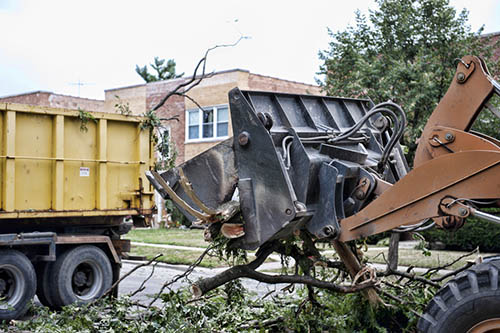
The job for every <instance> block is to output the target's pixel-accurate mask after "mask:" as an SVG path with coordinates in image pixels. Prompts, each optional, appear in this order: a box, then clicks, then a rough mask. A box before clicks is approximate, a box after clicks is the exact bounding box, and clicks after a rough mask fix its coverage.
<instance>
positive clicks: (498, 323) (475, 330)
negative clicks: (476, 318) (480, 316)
mask: <svg viewBox="0 0 500 333" xmlns="http://www.w3.org/2000/svg"><path fill="white" fill-rule="evenodd" d="M483 332H488V333H500V318H493V319H488V320H484V321H482V322H480V323H477V324H476V325H474V327H472V328H471V329H470V330H469V333H483Z"/></svg>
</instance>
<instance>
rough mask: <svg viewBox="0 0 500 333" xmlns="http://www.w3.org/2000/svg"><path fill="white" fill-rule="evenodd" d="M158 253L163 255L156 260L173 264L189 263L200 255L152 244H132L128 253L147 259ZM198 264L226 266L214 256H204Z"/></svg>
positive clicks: (195, 252)
mask: <svg viewBox="0 0 500 333" xmlns="http://www.w3.org/2000/svg"><path fill="white" fill-rule="evenodd" d="M159 253H161V254H163V256H162V257H160V258H158V261H161V262H165V263H168V264H173V265H191V264H192V263H193V262H195V261H196V259H198V257H199V256H200V255H201V252H200V251H191V250H175V249H162V248H158V247H152V246H136V245H132V248H131V250H130V255H134V256H144V257H146V258H147V259H148V260H150V259H153V258H154V257H155V256H156V255H157V254H159ZM200 266H201V267H208V268H214V267H223V266H226V263H225V262H224V261H222V260H219V259H217V258H215V257H209V256H205V258H203V261H202V262H201V264H200Z"/></svg>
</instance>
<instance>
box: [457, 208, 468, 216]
mask: <svg viewBox="0 0 500 333" xmlns="http://www.w3.org/2000/svg"><path fill="white" fill-rule="evenodd" d="M458 214H459V215H460V216H465V215H467V209H465V208H463V207H461V208H459V209H458Z"/></svg>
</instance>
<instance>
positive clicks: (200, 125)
mask: <svg viewBox="0 0 500 333" xmlns="http://www.w3.org/2000/svg"><path fill="white" fill-rule="evenodd" d="M219 108H227V109H228V119H227V132H228V134H229V115H230V113H229V112H230V111H229V105H228V104H218V105H212V106H207V107H204V108H203V109H199V108H193V109H188V110H186V112H185V119H186V121H185V129H184V132H185V133H186V135H185V141H184V143H200V142H216V141H222V140H225V139H227V138H229V135H225V136H217V124H218V120H219V119H218V117H219V113H218V112H217V110H218V109H219ZM210 109H212V110H213V112H214V121H213V124H212V126H213V128H212V132H213V133H214V137H211V138H204V137H203V110H210ZM190 111H198V138H197V139H190V138H189V112H190Z"/></svg>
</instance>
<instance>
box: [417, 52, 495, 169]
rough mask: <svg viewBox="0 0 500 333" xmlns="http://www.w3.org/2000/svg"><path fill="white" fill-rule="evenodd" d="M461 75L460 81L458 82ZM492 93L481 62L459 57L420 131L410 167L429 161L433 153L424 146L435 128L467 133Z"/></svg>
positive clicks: (491, 86) (492, 89) (487, 73)
mask: <svg viewBox="0 0 500 333" xmlns="http://www.w3.org/2000/svg"><path fill="white" fill-rule="evenodd" d="M467 66H469V68H467ZM462 75H464V80H459V77H460V76H462ZM493 91H494V86H493V83H492V79H491V77H490V76H489V72H488V69H487V68H486V65H485V64H484V63H483V62H482V61H481V59H480V58H478V57H475V56H465V57H463V58H462V61H459V62H458V65H457V71H456V74H455V76H454V78H453V81H452V83H451V85H450V87H449V88H448V91H447V92H446V94H445V95H444V97H443V98H442V99H441V101H440V102H439V104H438V106H437V107H436V109H435V110H434V112H433V113H432V115H431V116H430V118H429V120H428V121H427V123H426V125H425V127H424V131H423V133H422V136H421V137H420V141H419V144H418V147H417V151H416V154H415V159H414V160H413V166H414V167H418V166H420V165H422V164H423V163H425V162H426V161H428V160H431V159H432V158H433V156H432V154H431V153H430V151H432V150H433V149H432V148H430V149H429V147H428V146H429V145H430V143H431V142H432V135H433V133H434V131H435V130H436V128H437V127H448V128H452V129H456V130H461V131H468V130H469V129H470V127H471V126H472V123H473V122H474V120H475V119H476V117H477V115H478V114H479V112H480V111H481V109H482V107H483V106H484V104H485V103H486V102H487V100H488V99H489V97H491V95H492V94H493Z"/></svg>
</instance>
